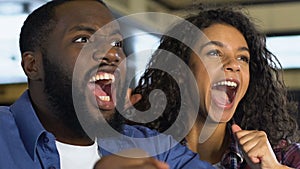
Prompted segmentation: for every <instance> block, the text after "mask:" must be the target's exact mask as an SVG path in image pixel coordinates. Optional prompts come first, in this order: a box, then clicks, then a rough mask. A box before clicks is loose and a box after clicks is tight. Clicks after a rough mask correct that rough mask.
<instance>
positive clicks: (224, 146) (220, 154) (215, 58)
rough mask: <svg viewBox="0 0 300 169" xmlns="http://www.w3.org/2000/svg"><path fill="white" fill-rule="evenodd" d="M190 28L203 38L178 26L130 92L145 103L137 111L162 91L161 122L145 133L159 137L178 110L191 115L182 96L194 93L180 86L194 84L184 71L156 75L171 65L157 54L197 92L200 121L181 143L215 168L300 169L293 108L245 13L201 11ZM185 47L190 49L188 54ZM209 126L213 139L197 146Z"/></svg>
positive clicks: (269, 55)
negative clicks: (177, 61) (176, 62)
mask: <svg viewBox="0 0 300 169" xmlns="http://www.w3.org/2000/svg"><path fill="white" fill-rule="evenodd" d="M187 21H189V22H190V23H192V24H194V25H195V26H196V27H198V28H199V29H200V30H201V31H202V32H203V33H204V35H205V36H206V38H203V37H201V36H199V38H196V37H197V36H194V35H193V34H192V33H191V32H193V31H191V26H190V25H189V24H186V23H184V22H182V23H179V24H177V25H175V26H174V27H173V28H172V29H171V30H170V31H169V34H168V36H163V37H162V39H161V43H160V46H159V50H157V52H155V53H154V55H153V56H152V58H151V60H150V62H149V64H148V67H147V69H146V71H145V73H144V74H143V76H142V77H141V79H140V81H139V84H138V86H137V87H136V89H135V91H134V93H139V94H141V95H142V96H143V98H142V99H141V100H140V102H139V103H137V104H136V105H135V108H137V109H138V110H147V109H148V108H150V103H149V101H148V97H149V95H150V93H151V91H152V90H153V89H161V90H162V91H163V92H164V94H165V95H166V97H167V105H166V107H165V109H164V111H163V113H162V115H161V116H160V117H159V118H158V119H156V120H154V121H152V122H149V123H146V126H148V127H150V128H154V129H157V130H158V131H160V132H164V131H165V130H167V129H168V128H169V127H170V126H172V125H173V122H174V121H176V118H178V117H177V115H179V111H180V110H185V112H184V113H185V115H189V114H191V113H192V109H190V108H191V107H192V106H194V104H191V103H193V101H194V100H193V99H191V100H189V99H181V97H180V96H186V95H190V94H191V93H192V92H193V91H186V90H185V89H184V90H179V89H180V86H181V83H188V82H190V81H191V80H190V79H188V77H187V76H186V73H182V72H183V71H182V69H183V66H177V65H176V67H175V68H174V67H173V68H172V70H170V71H172V72H173V73H174V72H176V73H177V74H176V76H174V74H172V75H170V74H169V73H166V72H165V71H161V70H159V69H157V67H169V66H170V63H173V62H174V61H173V60H172V59H173V57H169V56H168V55H166V52H162V51H168V52H169V53H172V54H173V55H176V56H178V57H180V59H181V60H182V61H183V62H185V63H186V64H187V65H188V66H189V68H190V70H191V71H192V72H193V75H194V79H195V81H196V83H197V86H198V88H197V90H196V91H198V93H199V99H200V100H199V105H198V106H199V109H198V113H197V119H196V122H195V123H194V124H192V127H191V130H190V131H189V133H188V134H187V135H186V136H185V138H184V139H183V140H182V143H183V144H186V145H187V146H188V147H189V148H190V149H191V150H192V151H194V152H197V153H199V154H200V158H201V159H202V160H206V161H208V162H210V163H212V164H213V165H214V166H215V167H216V168H253V169H254V168H272V169H273V168H289V167H294V168H300V144H297V143H296V142H297V141H298V138H297V124H296V122H295V120H294V119H293V117H292V116H291V115H290V114H291V113H294V112H295V111H296V107H295V104H293V103H292V102H290V101H289V100H288V99H287V91H286V88H285V85H284V83H283V81H282V79H281V76H280V70H281V65H280V63H278V60H277V59H276V57H275V56H274V55H273V54H272V53H271V52H270V51H268V50H267V49H266V42H265V36H264V35H262V34H261V33H260V32H259V31H258V30H257V29H256V27H255V25H254V24H253V23H252V22H251V21H250V19H249V18H248V17H247V16H246V15H245V14H243V13H242V12H240V11H236V10H234V9H229V8H218V9H202V10H201V11H200V12H199V13H198V14H197V15H193V16H190V17H188V18H187ZM170 35H176V36H177V37H181V38H182V39H180V40H179V39H178V38H172V37H171V36H170ZM200 39H201V40H200ZM203 39H206V40H203ZM187 44H194V46H193V47H192V48H193V49H192V48H191V46H189V45H187ZM166 64H167V66H166ZM174 77H176V79H179V80H176V81H175V80H174ZM180 91H181V92H182V93H180ZM156 98H157V99H158V100H159V98H160V97H156ZM160 106H161V105H160V104H155V105H152V107H157V108H159V107H160ZM182 107H183V109H182ZM234 123H235V124H234ZM176 125H180V126H178V132H181V128H182V126H185V124H179V123H176ZM210 125H211V126H213V125H215V127H214V130H213V132H212V133H211V134H209V136H208V137H207V138H205V139H204V140H202V141H201V140H199V137H200V139H201V133H203V132H206V131H202V129H204V127H205V126H210ZM204 130H205V129H204ZM276 157H277V158H276Z"/></svg>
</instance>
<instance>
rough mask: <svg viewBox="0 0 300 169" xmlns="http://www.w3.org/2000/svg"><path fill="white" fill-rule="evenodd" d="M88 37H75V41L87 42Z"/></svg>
mask: <svg viewBox="0 0 300 169" xmlns="http://www.w3.org/2000/svg"><path fill="white" fill-rule="evenodd" d="M89 39H90V38H89V37H80V38H77V39H75V41H74V42H75V43H88V42H89Z"/></svg>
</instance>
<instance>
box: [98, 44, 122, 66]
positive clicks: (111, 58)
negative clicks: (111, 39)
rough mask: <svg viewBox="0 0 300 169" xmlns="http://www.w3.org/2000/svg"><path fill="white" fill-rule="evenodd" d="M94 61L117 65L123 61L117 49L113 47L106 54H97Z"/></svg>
mask: <svg viewBox="0 0 300 169" xmlns="http://www.w3.org/2000/svg"><path fill="white" fill-rule="evenodd" d="M93 59H94V60H95V61H98V62H102V63H106V64H114V65H117V64H119V62H120V60H121V56H120V53H119V52H118V50H117V49H115V48H114V47H111V48H110V49H109V50H108V51H107V52H106V53H105V54H103V53H102V54H99V53H98V54H97V52H96V53H95V54H94V56H93Z"/></svg>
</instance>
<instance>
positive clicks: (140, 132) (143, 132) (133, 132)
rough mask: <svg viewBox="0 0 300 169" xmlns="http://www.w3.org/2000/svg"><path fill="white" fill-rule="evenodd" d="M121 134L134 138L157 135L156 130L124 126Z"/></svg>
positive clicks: (137, 126) (138, 126)
mask: <svg viewBox="0 0 300 169" xmlns="http://www.w3.org/2000/svg"><path fill="white" fill-rule="evenodd" d="M123 134H124V135H127V136H131V137H135V138H145V137H152V136H156V135H158V134H159V133H158V132H157V131H156V130H152V129H150V128H147V127H145V126H141V125H124V126H123Z"/></svg>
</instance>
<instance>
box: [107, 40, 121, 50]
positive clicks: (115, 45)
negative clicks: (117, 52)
mask: <svg viewBox="0 0 300 169" xmlns="http://www.w3.org/2000/svg"><path fill="white" fill-rule="evenodd" d="M110 45H111V46H113V47H118V48H122V47H123V42H122V41H114V42H112V43H110Z"/></svg>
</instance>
